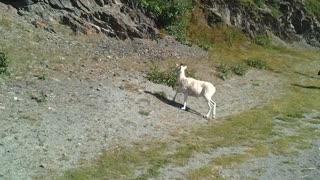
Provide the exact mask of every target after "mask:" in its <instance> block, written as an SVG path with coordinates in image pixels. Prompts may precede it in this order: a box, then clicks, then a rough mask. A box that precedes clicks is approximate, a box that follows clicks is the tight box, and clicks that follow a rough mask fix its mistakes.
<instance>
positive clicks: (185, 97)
mask: <svg viewBox="0 0 320 180" xmlns="http://www.w3.org/2000/svg"><path fill="white" fill-rule="evenodd" d="M187 99H188V94H185V93H184V103H183V107H182V108H181V109H182V110H186V108H187Z"/></svg>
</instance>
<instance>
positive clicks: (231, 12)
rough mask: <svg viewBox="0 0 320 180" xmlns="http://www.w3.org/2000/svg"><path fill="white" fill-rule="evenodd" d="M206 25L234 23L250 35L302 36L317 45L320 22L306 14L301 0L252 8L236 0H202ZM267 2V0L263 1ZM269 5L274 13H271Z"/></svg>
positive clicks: (285, 38) (296, 37) (283, 37)
mask: <svg viewBox="0 0 320 180" xmlns="http://www.w3.org/2000/svg"><path fill="white" fill-rule="evenodd" d="M201 2H202V4H203V5H204V6H203V10H204V11H205V12H206V14H207V21H208V24H209V25H211V26H212V25H214V24H217V23H222V24H227V25H229V26H236V27H239V28H240V29H242V30H243V31H244V32H245V33H246V34H248V35H249V36H250V37H255V36H256V35H257V34H266V33H267V31H270V32H272V33H273V34H275V35H276V36H279V37H280V38H282V39H284V40H287V41H296V40H301V39H305V40H306V42H307V43H308V44H311V45H313V46H318V47H320V23H319V19H317V18H316V17H311V16H308V15H307V10H306V6H305V4H304V0H282V1H279V4H278V5H277V7H272V6H264V7H262V8H253V7H252V6H250V5H248V4H243V3H240V1H239V0H202V1H201ZM266 2H267V3H266V4H267V5H268V1H266ZM270 7H272V8H273V9H275V10H276V11H278V14H277V15H275V14H273V13H272V9H270Z"/></svg>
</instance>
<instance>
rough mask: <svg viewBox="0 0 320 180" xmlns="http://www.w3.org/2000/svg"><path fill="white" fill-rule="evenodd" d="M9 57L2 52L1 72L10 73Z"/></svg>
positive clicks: (0, 60) (0, 59)
mask: <svg viewBox="0 0 320 180" xmlns="http://www.w3.org/2000/svg"><path fill="white" fill-rule="evenodd" d="M8 66H9V62H8V58H7V56H6V55H5V53H3V52H0V74H8Z"/></svg>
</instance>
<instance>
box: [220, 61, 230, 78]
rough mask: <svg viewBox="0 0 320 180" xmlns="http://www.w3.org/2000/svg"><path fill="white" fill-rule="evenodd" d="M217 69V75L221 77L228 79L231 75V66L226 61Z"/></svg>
mask: <svg viewBox="0 0 320 180" xmlns="http://www.w3.org/2000/svg"><path fill="white" fill-rule="evenodd" d="M217 71H218V73H217V76H218V77H219V78H220V79H223V80H226V79H227V78H228V77H229V76H230V67H229V66H227V65H226V64H224V63H222V64H220V65H219V66H217Z"/></svg>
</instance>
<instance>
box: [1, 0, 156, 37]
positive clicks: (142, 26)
mask: <svg viewBox="0 0 320 180" xmlns="http://www.w3.org/2000/svg"><path fill="white" fill-rule="evenodd" d="M0 2H1V1H0ZM2 2H4V3H7V4H11V5H13V6H14V7H15V8H17V9H18V12H19V13H20V14H21V15H25V16H28V17H30V18H31V21H32V22H33V23H34V24H35V25H39V24H43V25H49V24H50V23H54V22H60V23H62V24H65V25H68V26H70V27H71V28H72V30H73V31H75V32H81V33H91V32H102V33H105V34H107V35H108V36H111V37H117V38H119V39H127V38H132V37H136V38H150V37H152V36H153V35H154V34H156V33H157V29H156V28H155V25H154V22H153V21H152V20H151V19H150V18H147V17H146V16H145V15H144V14H143V13H142V12H141V11H139V10H138V9H136V8H135V9H133V8H131V7H130V5H129V1H127V0H123V1H120V0H6V1H2ZM52 30H53V29H52Z"/></svg>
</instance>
